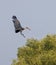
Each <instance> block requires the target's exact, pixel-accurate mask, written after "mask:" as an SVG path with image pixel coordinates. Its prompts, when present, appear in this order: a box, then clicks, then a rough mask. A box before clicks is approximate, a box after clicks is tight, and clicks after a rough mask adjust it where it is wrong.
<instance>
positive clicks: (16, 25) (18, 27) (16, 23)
mask: <svg viewBox="0 0 56 65" xmlns="http://www.w3.org/2000/svg"><path fill="white" fill-rule="evenodd" d="M12 21H13V23H14V28H15V33H18V32H20V34H21V35H22V36H23V37H24V38H25V35H24V34H23V33H22V31H23V30H26V29H28V30H31V29H30V28H29V27H25V28H24V27H22V26H21V23H20V21H19V20H18V19H17V17H16V16H15V15H13V16H12Z"/></svg>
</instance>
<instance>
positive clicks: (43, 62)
mask: <svg viewBox="0 0 56 65" xmlns="http://www.w3.org/2000/svg"><path fill="white" fill-rule="evenodd" d="M12 65H56V35H47V36H46V37H45V38H43V39H42V40H37V39H28V40H27V42H26V45H25V46H24V47H21V48H18V52H17V60H13V62H12Z"/></svg>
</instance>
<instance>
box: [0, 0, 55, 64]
mask: <svg viewBox="0 0 56 65" xmlns="http://www.w3.org/2000/svg"><path fill="white" fill-rule="evenodd" d="M13 15H16V16H17V18H18V19H19V20H20V21H21V25H22V26H23V27H26V26H29V27H30V28H31V31H28V30H26V31H24V32H23V33H24V34H25V36H26V38H23V37H22V36H21V35H20V34H19V33H18V34H15V31H14V26H13V22H12V16H13ZM47 34H56V0H0V65H10V64H11V62H12V60H13V59H14V58H16V54H17V48H18V47H20V46H23V45H25V43H26V40H27V38H37V39H41V38H43V37H44V36H45V35H47Z"/></svg>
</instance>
